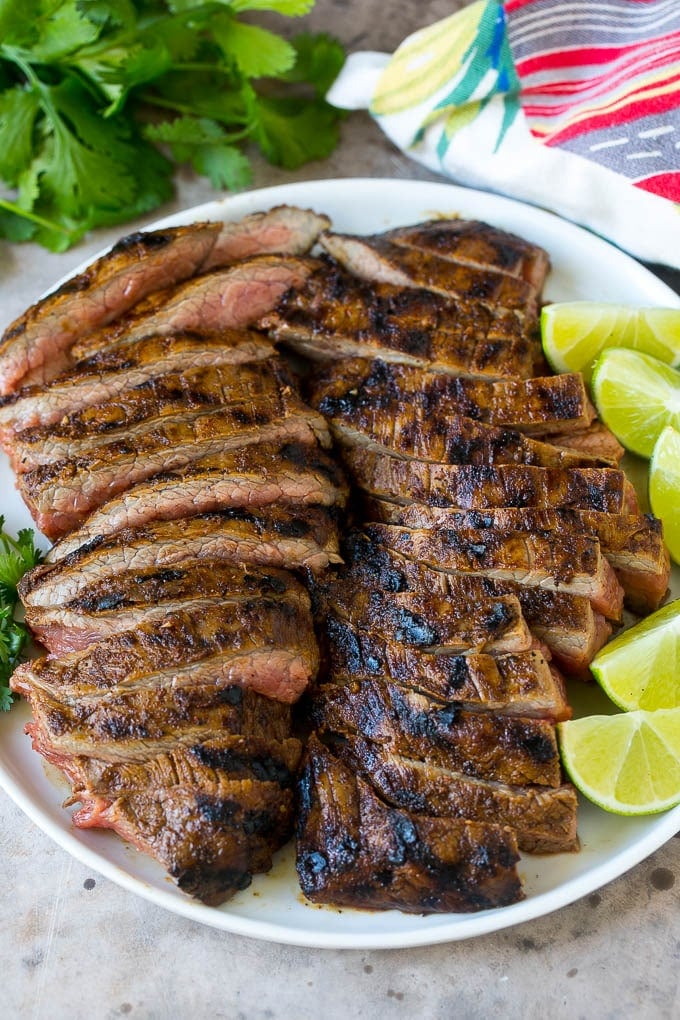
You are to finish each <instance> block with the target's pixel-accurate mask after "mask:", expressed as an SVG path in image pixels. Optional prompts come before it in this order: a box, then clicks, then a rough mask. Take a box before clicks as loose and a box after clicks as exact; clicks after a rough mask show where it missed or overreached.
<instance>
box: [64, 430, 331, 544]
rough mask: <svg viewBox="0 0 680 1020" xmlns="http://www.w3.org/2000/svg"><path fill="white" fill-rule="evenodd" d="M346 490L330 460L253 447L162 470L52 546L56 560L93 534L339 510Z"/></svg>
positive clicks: (306, 452)
mask: <svg viewBox="0 0 680 1020" xmlns="http://www.w3.org/2000/svg"><path fill="white" fill-rule="evenodd" d="M347 495H348V493H347V485H346V483H345V481H344V478H343V477H342V474H341V471H340V468H339V467H338V465H337V463H336V461H335V460H334V459H333V458H332V457H330V456H329V455H328V454H327V453H326V452H325V451H324V450H321V449H319V448H318V447H317V446H312V445H310V444H308V443H294V442H293V443H253V444H252V445H251V446H246V447H243V448H242V449H240V450H238V449H236V450H228V451H226V452H225V453H222V454H213V455H212V456H211V457H204V458H202V459H201V460H197V461H194V462H193V463H191V464H187V465H186V466H185V467H184V468H181V469H180V470H178V471H163V472H161V473H160V474H157V475H153V476H152V477H151V478H149V479H148V480H147V481H144V482H139V483H138V484H137V485H134V486H133V487H132V488H131V489H128V490H127V491H126V492H123V493H121V494H120V495H119V496H117V497H114V498H113V499H112V500H110V501H109V502H108V503H105V504H104V506H103V507H102V508H101V509H99V510H95V511H94V513H92V514H90V516H89V517H88V518H87V520H86V521H85V523H84V524H83V525H82V526H81V527H80V528H78V529H77V531H74V532H70V533H69V534H68V535H65V536H64V538H62V539H60V541H59V542H57V544H56V546H55V547H53V549H52V550H51V553H50V556H49V557H48V560H49V561H53V560H58V559H62V558H63V557H64V556H66V555H68V553H70V552H73V551H74V550H75V549H77V548H78V547H79V546H81V545H83V544H84V543H85V542H89V541H90V539H92V538H96V537H97V536H98V535H113V534H115V533H116V532H117V531H120V530H121V529H123V528H139V527H142V526H143V525H145V524H148V523H149V522H150V521H158V520H164V521H167V520H175V519H176V518H177V517H188V516H191V515H192V514H196V513H210V512H212V511H214V510H222V509H224V508H226V507H262V506H268V505H269V504H271V503H282V504H284V505H289V506H295V507H297V508H298V509H299V508H301V507H304V506H315V505H319V506H329V507H330V506H335V505H338V506H344V505H345V502H346V500H347Z"/></svg>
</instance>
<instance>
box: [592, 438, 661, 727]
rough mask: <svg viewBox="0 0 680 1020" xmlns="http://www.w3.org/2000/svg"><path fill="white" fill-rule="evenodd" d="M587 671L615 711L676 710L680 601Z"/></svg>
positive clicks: (628, 634) (622, 637)
mask: <svg viewBox="0 0 680 1020" xmlns="http://www.w3.org/2000/svg"><path fill="white" fill-rule="evenodd" d="M678 439H680V436H679V437H678ZM590 669H591V671H592V673H593V676H594V677H595V679H596V680H597V682H598V683H599V685H600V687H602V689H603V690H604V691H605V693H606V694H608V695H609V697H610V698H611V699H612V701H613V702H614V704H615V705H618V706H619V708H623V709H625V710H626V711H630V710H633V709H637V708H643V709H645V710H646V711H649V712H653V711H656V710H657V709H659V708H680V599H677V600H676V601H675V602H670V603H669V604H668V605H667V606H664V607H663V609H659V610H657V612H656V613H652V615H651V616H648V617H647V619H646V620H642V621H641V622H640V623H638V624H636V625H635V626H634V627H631V628H630V630H627V631H624V633H623V634H619V636H618V637H617V638H614V640H613V641H610V642H609V644H608V645H605V646H604V648H603V649H602V650H601V651H600V652H598V653H597V655H596V656H595V658H594V659H593V661H592V663H591V664H590Z"/></svg>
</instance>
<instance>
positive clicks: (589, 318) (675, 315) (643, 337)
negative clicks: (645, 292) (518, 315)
mask: <svg viewBox="0 0 680 1020" xmlns="http://www.w3.org/2000/svg"><path fill="white" fill-rule="evenodd" d="M541 337H542V340H543V351H544V353H545V356H546V358H547V359H548V361H549V362H550V365H551V366H552V367H553V368H554V369H555V371H556V372H583V374H584V375H585V377H586V379H589V378H590V375H591V372H592V368H593V362H594V361H595V359H596V358H597V357H598V355H600V354H601V353H602V351H603V350H605V349H606V348H607V347H626V348H630V349H632V350H636V351H642V352H643V353H644V354H651V355H653V356H654V357H655V358H660V360H661V361H665V362H667V363H668V364H669V365H678V364H680V308H636V307H633V306H632V305H614V304H605V303H602V302H597V301H563V302H556V303H555V304H553V305H546V307H545V308H544V309H543V311H542V312H541Z"/></svg>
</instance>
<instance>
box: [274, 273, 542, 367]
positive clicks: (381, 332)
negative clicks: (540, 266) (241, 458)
mask: <svg viewBox="0 0 680 1020" xmlns="http://www.w3.org/2000/svg"><path fill="white" fill-rule="evenodd" d="M259 325H260V326H261V327H262V328H264V329H268V330H269V331H270V333H271V335H272V336H273V337H274V338H275V339H276V340H278V341H280V342H282V343H285V344H286V345H287V346H288V347H292V348H293V350H295V351H297V352H298V353H300V354H303V355H305V356H306V357H308V358H311V359H312V360H314V361H328V360H335V359H339V358H343V359H344V358H375V357H380V358H382V359H383V360H384V361H389V362H396V363H401V364H405V365H416V366H418V367H420V368H422V369H427V370H428V371H431V372H454V373H460V374H461V375H470V376H482V377H486V378H498V377H499V376H519V377H520V378H526V377H527V376H529V375H531V374H532V371H533V365H534V360H535V353H536V352H535V344H534V343H533V341H528V340H527V339H526V337H525V336H524V333H523V331H522V327H521V325H520V323H519V322H518V320H517V317H516V315H515V314H514V313H513V312H504V311H496V310H494V309H490V308H487V307H485V306H483V305H480V304H478V303H473V302H466V301H456V300H455V299H454V298H446V297H443V296H442V295H440V294H434V293H432V292H431V291H428V290H422V289H418V288H408V289H405V288H403V287H396V286H393V285H391V284H388V283H370V282H367V281H364V280H358V279H357V278H356V277H352V276H349V275H348V274H347V273H345V272H343V271H342V270H341V269H339V268H338V267H337V266H335V265H333V264H327V265H324V266H323V267H322V268H321V269H319V270H318V271H317V272H316V273H314V274H313V275H312V276H310V277H309V279H308V280H307V281H306V282H305V283H304V284H303V285H302V286H301V287H299V288H292V289H291V290H290V291H288V292H287V293H286V294H284V296H283V298H282V299H281V300H280V301H279V303H278V305H277V307H276V309H275V310H274V311H273V312H269V313H268V314H267V315H265V317H264V318H263V319H261V320H260V323H259Z"/></svg>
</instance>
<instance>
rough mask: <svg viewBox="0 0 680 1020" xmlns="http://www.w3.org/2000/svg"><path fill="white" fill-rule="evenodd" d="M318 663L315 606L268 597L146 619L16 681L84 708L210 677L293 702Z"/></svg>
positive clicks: (34, 666)
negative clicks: (310, 610) (104, 700)
mask: <svg viewBox="0 0 680 1020" xmlns="http://www.w3.org/2000/svg"><path fill="white" fill-rule="evenodd" d="M318 664H319V662H318V649H317V645H316V641H315V638H314V631H313V627H312V618H311V615H310V613H309V608H308V607H307V606H305V605H304V604H301V603H300V602H298V603H297V604H296V603H294V602H292V601H285V600H281V599H278V600H273V599H267V598H264V599H257V600H253V599H251V600H249V601H245V600H244V601H242V602H241V603H231V604H229V603H227V604H224V603H219V602H218V603H213V605H212V606H209V607H204V606H201V605H200V604H196V603H194V604H193V605H190V607H189V608H187V609H178V610H176V611H174V612H172V611H170V612H168V613H167V614H166V617H165V619H164V620H163V621H162V622H160V623H158V622H157V621H152V622H145V623H142V624H140V625H139V626H138V627H137V628H136V629H135V630H134V631H123V632H121V633H118V634H113V635H111V636H110V637H107V638H103V639H102V640H100V641H98V642H96V643H95V644H93V645H90V646H88V647H86V648H85V649H83V650H80V651H76V652H70V653H68V654H66V655H64V656H63V657H62V658H59V659H55V658H45V659H38V660H35V661H33V662H32V663H31V664H30V665H26V666H25V667H22V670H21V671H20V672H19V673H18V676H16V677H15V680H14V683H15V689H16V690H21V691H23V692H24V693H27V694H28V695H29V696H30V695H31V693H32V692H35V691H36V690H39V691H41V692H43V693H46V694H48V695H50V696H51V697H53V698H55V699H56V700H58V701H59V702H61V703H62V704H64V705H65V706H72V707H74V708H75V709H76V710H77V711H78V712H80V713H86V710H89V711H96V710H97V709H98V707H99V706H100V705H101V704H102V695H106V702H107V704H111V703H113V702H114V701H115V698H116V697H121V698H127V697H128V696H129V697H134V696H136V695H139V697H140V698H141V699H142V702H143V698H144V695H145V694H152V693H153V692H154V691H157V690H159V689H160V688H163V687H164V686H167V687H172V688H173V689H178V688H180V687H190V686H192V685H194V684H196V685H207V684H208V683H210V684H213V685H214V687H215V690H216V692H218V691H219V690H224V689H225V688H231V687H232V686H233V685H234V684H241V685H242V686H244V687H251V688H252V689H253V690H255V691H257V692H258V693H259V694H266V695H267V696H268V697H270V698H275V699H276V700H278V701H285V702H290V703H292V702H294V701H297V699H298V698H299V696H300V695H301V694H302V692H303V690H304V689H305V687H306V686H307V684H308V682H309V681H310V680H311V679H312V678H313V677H314V676H316V671H317V669H318Z"/></svg>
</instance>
